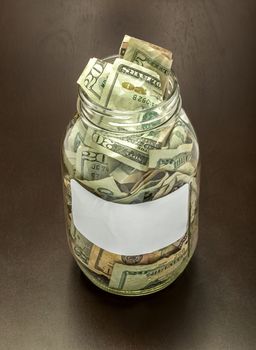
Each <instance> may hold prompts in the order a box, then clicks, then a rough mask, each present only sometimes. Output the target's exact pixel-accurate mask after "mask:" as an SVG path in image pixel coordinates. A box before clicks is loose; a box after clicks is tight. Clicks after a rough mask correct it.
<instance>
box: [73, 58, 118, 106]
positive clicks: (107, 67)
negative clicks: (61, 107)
mask: <svg viewBox="0 0 256 350" xmlns="http://www.w3.org/2000/svg"><path fill="white" fill-rule="evenodd" d="M111 71H112V64H110V63H107V62H104V61H102V60H99V59H98V58H95V57H94V58H91V59H90V60H89V62H88V64H87V66H86V67H85V69H84V71H83V72H82V74H81V75H80V77H79V79H78V80H77V83H78V84H79V85H80V86H81V88H82V89H83V91H85V92H86V93H87V95H88V96H89V98H90V99H91V100H92V101H94V102H97V103H99V101H100V99H101V96H102V93H103V90H104V87H105V84H106V80H107V78H108V75H109V73H110V72H111Z"/></svg>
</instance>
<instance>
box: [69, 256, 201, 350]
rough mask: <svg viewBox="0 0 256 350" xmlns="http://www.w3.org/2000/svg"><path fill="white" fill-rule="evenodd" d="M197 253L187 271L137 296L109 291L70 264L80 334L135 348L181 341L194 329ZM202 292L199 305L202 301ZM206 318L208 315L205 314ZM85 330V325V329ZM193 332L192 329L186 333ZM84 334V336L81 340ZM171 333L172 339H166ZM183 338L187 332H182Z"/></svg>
mask: <svg viewBox="0 0 256 350" xmlns="http://www.w3.org/2000/svg"><path fill="white" fill-rule="evenodd" d="M197 274H198V267H197V259H196V256H195V257H194V258H193V259H192V260H191V262H190V264H189V265H188V266H187V268H186V269H185V271H184V272H183V273H182V274H181V275H180V276H179V277H178V278H177V280H176V281H175V282H174V283H173V284H171V285H170V286H168V287H167V288H165V289H163V290H162V291H159V292H157V293H155V294H151V295H145V296H141V297H123V296H118V295H113V294H109V293H107V292H105V291H103V290H101V289H99V288H98V287H96V286H94V285H93V284H92V283H91V282H90V281H89V280H88V279H87V278H86V277H85V276H84V275H83V273H82V272H81V271H80V270H79V268H78V267H77V266H76V265H75V263H73V264H72V266H71V273H70V282H69V288H70V290H69V292H70V293H69V296H70V313H69V317H70V318H71V319H69V322H71V323H72V328H73V330H74V329H75V332H77V333H78V334H79V337H80V338H81V337H82V335H83V334H84V337H85V339H86V341H87V342H88V337H87V335H86V334H88V333H90V334H92V333H93V335H94V337H95V338H96V339H98V340H97V343H99V345H100V346H103V345H109V346H111V344H112V342H115V346H116V347H117V346H120V347H123V348H124V347H125V348H126V347H128V348H129V347H131V346H135V348H136V349H137V348H138V349H140V348H143V349H144V348H145V347H147V348H151V347H152V348H154V346H157V345H158V346H159V344H161V345H162V346H166V347H168V348H169V347H170V346H171V345H172V346H175V344H177V345H178V344H179V345H180V337H182V336H183V335H185V334H184V331H185V333H188V329H189V328H186V327H190V330H191V331H192V329H193V322H194V317H195V318H196V316H195V312H200V311H197V306H198V305H197V306H196V309H195V307H194V303H193V300H198V296H197V284H198V283H197V277H196V276H197ZM203 296H204V293H202V292H201V293H200V309H201V307H204V304H205V300H204V297H203ZM206 322H207V320H206ZM85 330H86V331H85ZM189 337H191V334H190V335H189ZM85 339H84V340H85ZM170 339H171V344H170ZM183 341H184V342H186V341H188V339H187V340H186V337H185V336H184V340H183Z"/></svg>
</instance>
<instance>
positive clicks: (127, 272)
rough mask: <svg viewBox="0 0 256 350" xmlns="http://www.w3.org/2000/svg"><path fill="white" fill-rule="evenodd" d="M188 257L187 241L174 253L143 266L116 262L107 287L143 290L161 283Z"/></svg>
mask: <svg viewBox="0 0 256 350" xmlns="http://www.w3.org/2000/svg"><path fill="white" fill-rule="evenodd" d="M187 258H188V241H186V242H185V243H184V244H183V247H182V249H180V250H179V251H178V252H177V253H176V254H173V255H171V256H170V257H168V258H165V259H161V260H159V261H157V262H156V263H153V264H148V265H144V266H136V265H135V266H133V265H132V266H127V265H123V264H119V263H116V264H115V265H114V267H113V271H112V275H111V279H110V282H109V287H111V288H115V289H119V290H127V291H129V290H133V291H136V290H143V289H147V288H151V287H152V286H153V285H155V284H157V283H162V282H163V281H165V280H166V279H168V278H169V277H170V276H171V274H172V273H173V272H174V271H175V270H176V269H177V268H178V267H179V266H180V265H181V264H182V263H183V262H184V260H186V259H187Z"/></svg>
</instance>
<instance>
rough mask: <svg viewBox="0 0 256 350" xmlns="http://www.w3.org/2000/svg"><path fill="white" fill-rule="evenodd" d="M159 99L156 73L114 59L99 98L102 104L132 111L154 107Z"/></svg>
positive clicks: (159, 92) (159, 85)
mask: <svg viewBox="0 0 256 350" xmlns="http://www.w3.org/2000/svg"><path fill="white" fill-rule="evenodd" d="M161 101H162V90H161V82H160V80H159V75H158V74H157V73H155V72H154V71H152V70H150V69H147V68H144V67H142V66H139V65H137V64H135V63H131V62H127V61H126V60H123V59H120V58H117V59H116V60H115V62H114V64H113V68H112V70H111V72H110V73H109V75H108V78H107V81H106V84H105V87H104V89H103V92H102V96H101V99H100V104H101V105H102V106H104V107H107V108H111V109H116V110H124V111H132V110H138V109H145V108H151V107H154V106H156V105H157V104H159V102H161Z"/></svg>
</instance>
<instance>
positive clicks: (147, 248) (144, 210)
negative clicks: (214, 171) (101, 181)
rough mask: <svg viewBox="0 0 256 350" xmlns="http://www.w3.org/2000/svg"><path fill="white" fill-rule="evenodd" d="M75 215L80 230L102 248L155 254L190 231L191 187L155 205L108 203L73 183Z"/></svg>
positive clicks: (110, 250)
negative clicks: (154, 252)
mask: <svg viewBox="0 0 256 350" xmlns="http://www.w3.org/2000/svg"><path fill="white" fill-rule="evenodd" d="M71 194H72V214H73V220H74V225H75V227H76V228H77V230H78V231H79V232H80V233H81V234H82V235H84V236H85V237H86V238H87V239H88V240H89V241H91V242H92V243H94V244H96V245H97V246H99V247H100V248H103V249H105V250H108V251H109V252H112V253H116V254H120V255H140V254H146V253H150V252H153V251H155V250H158V249H161V248H164V247H166V246H168V245H169V244H172V243H174V242H176V241H177V240H178V239H180V238H181V237H182V236H183V235H184V234H185V233H186V231H187V225H188V212H189V185H188V184H185V185H183V186H182V187H180V188H179V189H178V190H176V191H175V192H173V193H170V194H168V195H167V196H165V197H162V198H159V199H156V200H153V201H151V202H145V203H138V204H118V203H112V202H109V201H106V200H104V199H101V198H99V197H97V196H96V195H94V194H92V193H91V192H89V191H87V190H86V189H85V188H84V187H82V186H81V185H80V184H79V183H78V182H77V181H75V180H71Z"/></svg>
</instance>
